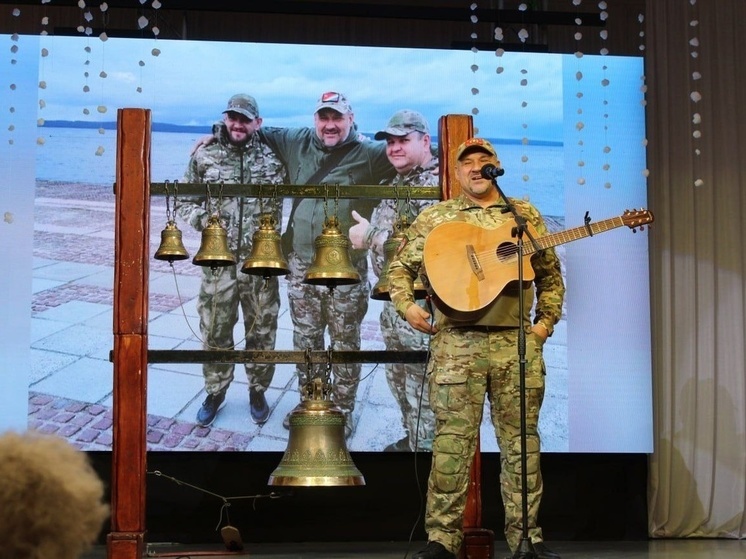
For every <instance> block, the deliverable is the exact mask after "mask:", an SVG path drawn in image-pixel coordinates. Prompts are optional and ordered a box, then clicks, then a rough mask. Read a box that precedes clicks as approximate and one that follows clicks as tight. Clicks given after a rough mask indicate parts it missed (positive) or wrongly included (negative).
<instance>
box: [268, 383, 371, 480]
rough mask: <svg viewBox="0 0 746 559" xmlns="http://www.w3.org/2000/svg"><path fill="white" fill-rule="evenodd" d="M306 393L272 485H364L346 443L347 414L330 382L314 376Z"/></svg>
mask: <svg viewBox="0 0 746 559" xmlns="http://www.w3.org/2000/svg"><path fill="white" fill-rule="evenodd" d="M304 391H305V392H306V393H307V394H310V395H309V396H307V397H306V398H305V399H304V400H303V401H302V402H301V403H300V404H298V405H297V406H296V408H295V409H294V410H293V411H292V413H291V414H290V435H289V436H288V446H287V448H286V449H285V454H284V455H283V457H282V460H281V461H280V464H279V465H278V466H277V468H275V470H274V471H273V472H272V474H271V475H270V477H269V482H268V484H269V485H292V486H303V487H313V486H353V485H365V478H363V475H362V474H361V473H360V470H358V469H357V467H356V466H355V463H354V462H353V461H352V458H351V457H350V453H349V452H347V446H346V445H345V417H344V414H343V413H342V411H341V410H340V409H339V408H338V407H336V406H335V405H334V404H333V403H332V401H331V400H330V399H329V398H330V395H329V394H330V389H329V385H328V384H325V383H323V381H322V379H320V378H315V379H312V380H311V381H310V382H309V383H308V384H306V385H305V387H304Z"/></svg>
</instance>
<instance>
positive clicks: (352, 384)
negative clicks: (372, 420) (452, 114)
mask: <svg viewBox="0 0 746 559" xmlns="http://www.w3.org/2000/svg"><path fill="white" fill-rule="evenodd" d="M260 134H261V137H262V138H263V139H264V140H265V141H266V142H267V144H268V145H269V146H270V147H271V148H272V150H274V152H275V153H277V155H278V156H279V157H280V158H281V159H282V160H283V161H284V162H285V164H286V166H287V169H288V174H289V180H290V182H291V183H292V184H308V183H309V180H310V179H313V183H315V184H329V185H335V184H341V185H350V184H378V183H379V182H380V181H381V180H383V179H385V178H386V177H387V176H389V177H390V176H392V175H393V172H392V168H391V164H390V163H389V161H388V159H387V158H386V154H385V147H384V145H383V144H382V143H379V142H369V141H364V140H361V139H360V137H359V134H358V131H357V125H356V124H355V117H354V113H353V112H352V107H351V105H350V103H349V102H348V100H347V98H346V97H345V95H344V94H342V93H338V92H334V91H329V92H326V93H324V94H322V95H321V97H320V98H319V100H318V102H317V104H316V109H315V111H314V127H313V128H262V130H261V131H260ZM337 150H344V151H343V152H342V153H343V155H341V157H340V158H339V160H338V161H337V162H336V163H335V164H334V166H332V167H331V168H330V169H329V170H328V171H326V172H325V173H323V176H320V177H314V175H317V174H318V173H317V171H318V170H319V169H320V168H323V167H322V166H323V165H324V161H325V160H327V159H328V158H329V157H331V156H332V154H334V152H335V151H337ZM329 197H330V199H331V200H330V201H329V202H328V204H327V202H326V201H325V200H322V199H313V198H304V199H296V200H295V201H294V205H293V210H292V212H291V214H290V217H289V219H288V224H287V233H291V235H292V241H291V246H290V247H289V254H288V255H287V257H288V265H289V267H290V274H289V275H288V301H289V304H290V316H291V318H292V320H293V346H294V348H295V349H296V350H305V349H308V348H310V349H313V350H319V349H324V333H325V332H327V333H328V335H329V338H330V340H331V343H332V346H333V349H336V350H344V351H348V350H359V349H360V329H361V324H362V321H363V318H364V317H365V313H366V312H367V310H368V298H369V295H370V286H369V284H368V280H367V278H368V260H367V251H365V250H353V251H351V254H350V258H351V262H352V266H353V267H354V268H355V269H356V270H357V272H358V273H359V274H360V278H361V279H362V281H361V282H360V283H359V284H355V285H343V286H338V287H335V288H334V289H333V290H330V289H329V288H328V287H324V286H318V285H308V284H305V283H303V278H304V276H305V274H306V272H307V271H308V269H309V268H310V266H311V264H312V263H313V259H314V241H315V239H316V237H318V236H319V235H320V234H321V233H322V230H323V226H324V220H325V217H326V216H327V213H328V214H329V216H330V217H331V216H332V215H334V213H335V210H336V215H337V217H338V218H339V222H340V223H339V228H340V230H341V232H342V233H343V234H345V235H347V234H348V230H349V228H350V226H351V225H353V224H354V221H353V219H352V217H351V215H352V210H356V211H357V212H358V213H359V214H362V215H364V216H366V217H367V216H370V213H371V211H372V209H373V206H374V202H373V201H371V200H364V199H339V200H335V199H334V189H333V188H330V193H329ZM285 238H287V234H286V235H285ZM298 373H299V378H300V379H306V378H307V373H306V370H305V365H299V366H298ZM360 373H361V365H360V363H349V364H339V365H334V366H333V367H332V376H333V379H332V400H333V401H334V403H335V404H336V405H337V406H338V407H339V408H340V409H341V410H342V412H343V413H344V415H345V434H346V436H347V437H349V436H350V435H351V434H352V432H353V429H354V423H353V410H354V409H355V397H356V395H357V388H358V385H359V383H360ZM283 425H284V426H285V427H286V428H289V417H286V418H285V421H284V422H283Z"/></svg>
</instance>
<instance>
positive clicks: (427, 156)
mask: <svg viewBox="0 0 746 559" xmlns="http://www.w3.org/2000/svg"><path fill="white" fill-rule="evenodd" d="M375 139H376V140H386V155H387V157H388V159H389V161H390V162H391V165H393V167H394V169H396V177H394V180H393V181H390V184H392V185H395V186H401V187H404V188H402V190H401V196H403V197H405V198H406V199H405V200H391V199H388V200H381V202H380V203H379V204H378V206H376V208H375V209H374V210H373V216H372V217H371V220H370V222H368V220H366V219H365V218H363V217H361V216H360V215H358V214H357V213H356V212H353V214H352V215H353V217H354V218H355V219H356V220H357V221H358V224H357V225H355V226H354V227H352V228H350V240H351V241H352V245H353V247H355V248H369V249H370V250H371V262H372V264H373V271H374V272H375V274H376V276H377V277H379V278H380V276H381V271H382V268H383V265H384V260H385V254H384V243H385V242H386V241H387V240H388V238H389V237H390V236H391V234H392V233H393V231H394V226H395V224H397V223H398V222H399V221H400V220H402V219H403V220H405V223H406V224H409V223H412V221H413V220H414V218H415V217H416V216H417V215H418V214H419V213H420V212H421V211H422V210H423V209H424V208H426V207H428V206H431V205H432V204H433V203H434V202H433V201H432V200H412V199H409V197H408V196H407V189H406V187H407V186H432V187H436V188H437V187H438V186H439V185H438V175H437V170H438V158H437V157H433V155H432V151H431V141H430V128H429V126H428V124H427V120H426V119H425V117H424V116H423V115H422V114H420V113H418V112H417V111H412V110H409V109H403V110H401V111H398V112H396V113H394V115H393V116H392V117H391V119H389V122H388V124H387V125H386V128H385V129H384V130H381V131H380V132H378V133H376V135H375ZM417 304H418V305H420V306H422V307H423V308H424V306H425V301H424V300H420V301H417ZM381 333H382V334H383V339H384V342H385V343H386V349H387V350H388V351H402V350H427V347H428V342H429V336H428V335H427V334H425V333H423V332H418V331H417V330H415V329H414V328H412V327H411V326H410V325H409V324H408V323H407V322H405V321H403V320H401V319H400V318H399V316H398V315H397V314H396V309H395V308H394V305H393V304H392V303H391V302H390V301H385V302H384V303H383V310H382V311H381ZM425 376H426V375H425V367H424V365H422V364H420V363H387V364H386V380H387V381H388V385H389V388H390V389H391V393H392V394H393V396H394V399H395V400H396V403H397V404H398V406H399V410H400V411H401V414H402V426H403V427H404V437H403V438H402V439H400V440H398V441H396V442H394V443H392V444H390V445H388V446H387V447H386V448H385V449H384V450H386V451H407V450H412V451H414V450H430V449H431V448H432V440H433V431H434V430H435V417H434V416H433V412H432V410H431V409H430V406H429V405H428V404H427V401H428V389H427V384H426V383H425ZM423 402H425V405H424V406H423V405H422V403H423Z"/></svg>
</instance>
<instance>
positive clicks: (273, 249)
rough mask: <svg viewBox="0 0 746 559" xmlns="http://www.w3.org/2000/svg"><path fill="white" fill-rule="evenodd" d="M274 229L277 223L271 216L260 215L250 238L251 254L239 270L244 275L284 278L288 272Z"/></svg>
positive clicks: (279, 238) (280, 243) (279, 241)
mask: <svg viewBox="0 0 746 559" xmlns="http://www.w3.org/2000/svg"><path fill="white" fill-rule="evenodd" d="M276 227H277V221H276V220H275V218H274V217H273V216H272V214H262V216H261V217H260V218H259V229H257V230H256V231H255V232H254V236H253V237H252V240H253V244H252V247H251V254H250V255H249V257H248V258H247V259H246V261H245V262H244V263H243V267H242V268H241V271H242V272H243V273H244V274H251V275H255V276H262V277H263V278H264V279H269V278H270V277H271V276H284V275H286V274H287V273H289V272H290V268H289V267H288V263H287V260H285V256H284V255H283V254H282V241H281V237H280V234H279V233H278V232H277V229H276Z"/></svg>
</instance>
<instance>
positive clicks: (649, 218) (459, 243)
mask: <svg viewBox="0 0 746 559" xmlns="http://www.w3.org/2000/svg"><path fill="white" fill-rule="evenodd" d="M653 219H654V218H653V214H652V213H651V212H650V211H648V210H627V211H625V212H624V213H623V214H622V215H621V216H619V217H613V218H610V219H605V220H603V221H598V222H595V223H587V224H586V225H583V226H581V227H575V228H573V229H567V230H565V231H560V232H558V233H552V234H550V235H545V236H543V237H539V236H538V235H537V233H536V230H535V229H534V227H533V226H532V225H531V224H530V223H529V224H528V230H529V232H530V233H531V236H532V237H533V238H534V240H535V241H536V245H537V246H534V245H533V243H532V242H531V241H530V239H529V238H528V235H525V236H524V237H523V280H524V281H531V280H533V279H534V276H535V274H534V270H533V268H532V267H531V263H530V259H531V256H532V255H533V254H535V253H536V252H537V250H543V249H546V248H551V247H554V246H557V245H561V244H564V243H569V242H570V241H575V240H578V239H583V238H585V237H591V236H593V235H596V234H599V233H605V232H606V231H611V230H612V229H616V228H617V227H622V226H623V225H626V226H627V227H629V228H631V229H632V230H636V229H637V228H638V227H639V228H640V229H644V226H645V225H646V224H649V223H652V222H653ZM515 229H516V223H515V221H513V220H510V221H508V222H506V223H504V224H502V225H501V226H500V227H497V228H496V229H485V228H483V227H480V226H478V225H473V224H471V223H465V222H460V221H451V222H448V223H443V224H441V225H438V226H437V227H435V228H434V229H433V230H432V231H431V232H430V234H429V235H428V236H427V238H426V239H425V247H424V250H423V254H422V258H423V263H424V266H425V270H426V274H427V281H428V283H429V287H430V289H431V290H432V292H433V293H434V295H435V297H434V301H435V304H436V306H438V308H440V310H441V311H443V313H444V314H446V315H447V316H451V317H452V318H457V319H462V320H466V319H468V318H469V317H470V316H474V315H477V314H479V311H481V310H482V309H484V308H485V307H486V306H487V305H489V304H490V303H491V302H492V301H494V300H495V298H496V297H497V296H498V295H499V294H500V292H501V291H502V290H503V289H504V288H505V286H506V285H507V284H508V283H510V282H512V281H516V280H518V265H517V260H518V239H517V238H516V237H515Z"/></svg>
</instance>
